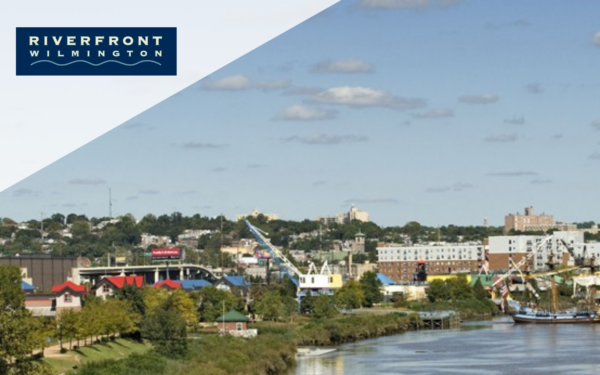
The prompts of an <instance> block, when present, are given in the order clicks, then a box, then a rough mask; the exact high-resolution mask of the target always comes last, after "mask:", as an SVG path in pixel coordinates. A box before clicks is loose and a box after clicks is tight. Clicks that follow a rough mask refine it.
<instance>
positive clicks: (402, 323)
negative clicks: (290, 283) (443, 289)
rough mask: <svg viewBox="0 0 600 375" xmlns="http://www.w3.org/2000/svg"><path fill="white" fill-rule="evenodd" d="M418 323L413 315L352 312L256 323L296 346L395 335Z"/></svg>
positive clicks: (327, 344) (324, 344)
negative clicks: (329, 316) (330, 316)
mask: <svg viewBox="0 0 600 375" xmlns="http://www.w3.org/2000/svg"><path fill="white" fill-rule="evenodd" d="M419 324H420V320H419V318H418V317H417V316H416V315H408V314H401V313H392V314H355V315H346V316H340V317H337V318H333V319H323V320H316V319H312V320H309V319H306V320H300V321H298V322H297V323H294V324H292V323H269V322H262V323H260V324H258V325H257V328H258V330H259V332H270V333H272V334H276V335H279V336H281V337H286V338H288V339H290V340H293V342H294V343H295V344H296V345H300V346H302V345H310V346H331V345H340V344H344V343H347V342H353V341H358V340H364V339H370V338H375V337H380V336H387V335H395V334H399V333H403V332H406V331H410V330H412V329H415V328H417V327H418V325H419Z"/></svg>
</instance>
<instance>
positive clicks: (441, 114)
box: [414, 108, 454, 119]
mask: <svg viewBox="0 0 600 375" xmlns="http://www.w3.org/2000/svg"><path fill="white" fill-rule="evenodd" d="M414 117H416V118H422V119H439V118H448V117H454V111H453V110H451V109H448V108H434V109H430V110H429V111H425V112H422V113H417V114H416V115H414Z"/></svg>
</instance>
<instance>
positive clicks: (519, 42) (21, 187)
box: [0, 0, 600, 225]
mask: <svg viewBox="0 0 600 375" xmlns="http://www.w3.org/2000/svg"><path fill="white" fill-rule="evenodd" d="M599 12H600V3H599V2H595V1H579V2H577V6H575V5H574V3H573V2H568V1H548V0H544V1H527V2H523V1H512V2H500V1H450V0H446V1H444V0H361V1H358V2H356V1H342V2H340V3H338V4H337V5H335V6H334V7H332V8H330V9H328V10H327V11H325V12H323V13H321V14H319V15H317V16H315V17H314V18H312V19H310V20H309V21H307V22H305V23H303V24H301V25H299V26H297V27H295V28H294V29H292V30H290V31H288V32H287V33H285V34H282V35H281V36H279V37H277V38H276V39H274V40H272V41H270V42H268V43H266V44H265V45H263V46H261V47H259V48H258V49H256V50H254V51H253V52H251V53H249V54H248V55H246V56H243V57H242V58H240V59H238V60H236V61H235V62H233V63H232V64H230V65H228V66H226V67H224V68H222V69H220V70H219V71H217V72H215V73H214V74H212V75H211V76H210V77H208V78H206V79H204V80H202V81H200V82H198V83H196V84H194V85H192V86H190V87H188V88H187V89H185V90H183V91H181V92H180V93H178V94H176V95H174V96H173V97H171V98H169V99H167V100H165V101H163V102H162V103H160V104H158V105H156V106H154V107H153V108H150V109H148V110H147V111H145V112H144V113H142V114H140V115H138V116H136V117H135V118H133V119H131V120H130V121H128V122H126V123H124V124H123V125H121V126H119V127H118V128H116V129H115V130H113V131H111V132H109V133H107V134H105V135H104V136H102V137H100V138H98V139H96V140H95V141H93V142H91V143H89V144H87V145H85V146H83V147H82V148H80V149H79V150H77V151H75V152H73V153H71V154H70V155H68V156H66V157H64V158H63V159H61V160H60V161H58V162H55V163H54V164H52V165H50V166H49V167H47V168H45V169H44V170H42V171H40V172H38V173H36V174H34V175H32V176H31V177H29V178H27V179H25V180H23V181H21V182H20V183H18V184H16V185H14V186H13V187H11V188H9V189H7V190H5V191H4V192H2V193H0V207H1V209H0V216H7V217H12V218H15V219H28V218H33V217H39V214H40V212H45V213H46V214H51V213H54V212H62V213H70V212H76V213H85V214H87V215H90V216H101V215H107V213H108V204H107V200H108V189H109V187H110V188H112V191H113V200H114V206H113V212H114V214H115V215H119V214H124V213H128V212H131V213H133V214H134V215H136V216H137V217H141V216H143V215H144V214H146V213H154V214H162V213H170V212H173V211H180V212H183V213H184V214H193V213H201V214H203V215H210V216H213V215H218V214H219V213H224V214H225V215H227V216H229V217H232V216H233V215H235V214H236V213H245V212H249V211H250V210H252V209H253V208H257V209H259V210H261V211H263V212H274V213H278V214H279V215H280V216H281V217H282V218H284V219H303V218H315V217H317V216H322V215H331V214H336V213H339V212H342V211H344V210H347V208H348V207H349V206H350V205H351V204H352V203H354V204H355V205H356V206H357V207H358V208H360V209H364V210H367V211H369V212H370V213H371V218H372V219H373V220H374V221H376V222H378V223H381V224H386V225H402V224H404V223H405V222H407V221H410V220H417V221H419V222H422V223H424V224H428V225H444V224H449V223H455V224H473V225H476V224H481V223H482V221H483V218H484V217H488V219H489V221H490V223H492V224H497V225H500V224H501V223H502V220H503V216H504V215H505V214H506V213H509V212H515V211H517V210H522V209H523V207H525V206H529V205H533V206H534V207H536V209H537V210H538V211H546V212H547V213H552V214H554V215H555V216H556V218H557V219H558V220H562V221H584V220H598V219H599V215H598V199H597V187H598V185H599V183H600V176H599V175H598V173H597V172H598V169H599V166H600V103H599V102H600V77H599V72H600V34H597V33H598V32H600V20H599V19H598V17H597V15H598V14H600V13H599ZM223 48H226V46H223ZM65 110H67V109H65ZM81 122H82V124H81V126H85V118H82V119H81Z"/></svg>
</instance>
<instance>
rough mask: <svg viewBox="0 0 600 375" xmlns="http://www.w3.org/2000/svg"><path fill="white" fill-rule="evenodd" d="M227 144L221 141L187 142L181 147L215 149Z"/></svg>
mask: <svg viewBox="0 0 600 375" xmlns="http://www.w3.org/2000/svg"><path fill="white" fill-rule="evenodd" d="M227 146H228V145H226V144H222V143H207V142H187V143H185V144H184V145H183V148H189V149H215V148H225V147H227Z"/></svg>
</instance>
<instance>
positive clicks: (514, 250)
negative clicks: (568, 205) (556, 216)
mask: <svg viewBox="0 0 600 375" xmlns="http://www.w3.org/2000/svg"><path fill="white" fill-rule="evenodd" d="M547 237H548V236H544V235H541V236H537V235H535V236H525V235H519V236H493V237H490V238H489V260H490V269H492V270H495V269H507V268H508V267H509V259H511V258H512V259H513V261H514V262H515V263H516V262H519V260H520V259H522V258H523V257H524V256H527V254H530V253H532V252H534V253H535V254H534V256H533V259H532V262H531V264H530V265H531V267H532V268H533V269H535V270H543V269H546V268H547V265H546V263H547V262H548V260H549V255H550V254H553V256H554V260H555V261H556V262H558V263H559V264H564V265H570V266H573V265H574V264H575V259H574V258H573V257H572V256H571V255H570V253H569V249H568V248H567V246H566V245H568V247H569V248H571V250H573V253H574V255H575V256H576V257H591V256H592V255H594V256H595V257H596V258H598V257H599V256H600V243H585V240H584V233H583V232H581V231H556V232H554V234H553V236H552V238H551V239H549V240H548V241H547V242H546V243H545V244H544V245H542V246H541V247H540V246H539V245H540V244H541V243H542V242H543V241H544V239H545V238H547ZM565 243H566V245H565Z"/></svg>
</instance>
